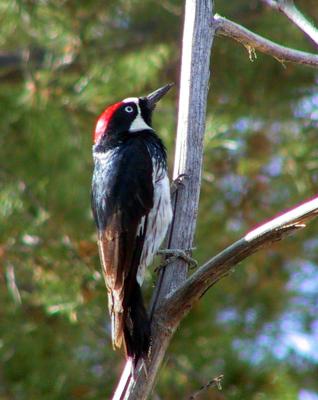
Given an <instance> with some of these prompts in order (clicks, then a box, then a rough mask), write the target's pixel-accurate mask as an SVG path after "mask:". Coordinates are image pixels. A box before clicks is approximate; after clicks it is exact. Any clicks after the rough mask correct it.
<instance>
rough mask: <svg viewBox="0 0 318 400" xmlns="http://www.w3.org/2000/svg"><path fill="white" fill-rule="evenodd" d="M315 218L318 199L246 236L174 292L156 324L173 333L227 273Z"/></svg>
mask: <svg viewBox="0 0 318 400" xmlns="http://www.w3.org/2000/svg"><path fill="white" fill-rule="evenodd" d="M317 214H318V197H316V198H314V199H312V200H309V201H307V202H305V203H303V204H301V205H299V206H297V207H295V208H293V209H291V210H290V211H287V212H285V213H284V214H281V215H280V216H278V217H276V218H274V219H272V220H270V221H269V222H266V223H264V224H262V225H260V226H259V227H257V228H256V229H253V230H252V231H250V232H248V233H247V234H246V235H245V236H244V237H243V238H241V239H240V240H238V241H237V242H235V243H233V244H232V245H231V246H229V247H227V248H226V249H225V250H223V251H222V252H221V253H219V254H217V255H216V256H215V257H213V258H211V259H210V260H209V261H207V262H206V263H205V264H204V265H203V266H202V267H200V268H199V269H198V270H197V271H196V272H195V273H194V274H193V275H191V276H190V277H189V278H188V279H187V280H186V281H185V282H184V283H183V284H182V285H181V286H180V287H179V288H178V289H177V290H176V291H174V292H173V293H171V294H170V295H168V296H167V297H166V298H165V301H164V302H162V304H161V307H160V309H159V310H157V313H156V318H157V320H158V323H160V324H164V325H166V326H167V328H170V329H175V328H176V326H178V324H179V323H180V320H181V319H182V318H183V317H184V316H185V315H186V314H187V313H188V312H189V311H190V309H191V308H192V306H193V305H194V304H195V302H196V301H197V300H198V299H200V297H202V296H203V295H204V293H205V292H206V291H207V290H208V289H209V288H210V287H211V286H212V285H215V284H216V283H217V282H218V281H219V280H220V279H222V278H224V277H225V276H226V275H228V274H229V273H230V272H231V269H232V268H233V267H234V266H235V265H237V264H238V263H239V262H241V261H242V260H244V259H246V258H247V257H249V256H250V255H251V254H253V253H255V252H256V251H258V250H259V249H261V248H263V247H265V246H268V245H270V244H271V243H273V242H276V241H278V240H281V239H282V238H283V237H284V236H286V235H287V234H290V233H292V232H294V231H297V230H299V229H302V228H304V227H305V226H306V225H305V222H307V221H308V220H310V219H312V218H314V217H316V216H317Z"/></svg>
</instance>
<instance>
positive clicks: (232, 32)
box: [214, 14, 318, 68]
mask: <svg viewBox="0 0 318 400" xmlns="http://www.w3.org/2000/svg"><path fill="white" fill-rule="evenodd" d="M214 23H215V24H216V32H217V33H218V34H220V35H223V36H228V37H230V38H232V39H234V40H236V41H237V42H239V43H241V44H243V46H245V47H246V48H247V49H248V51H249V52H251V51H253V50H254V49H256V50H259V51H260V52H262V53H265V54H268V55H270V56H272V57H274V58H276V59H277V60H279V61H280V62H294V63H296V64H304V65H307V66H310V67H316V68H317V67H318V55H315V54H311V53H306V52H304V51H299V50H294V49H291V48H289V47H285V46H281V45H279V44H276V43H274V42H272V41H271V40H269V39H265V38H264V37H262V36H259V35H257V34H256V33H253V32H251V31H249V30H248V29H246V28H244V27H243V26H242V25H239V24H236V23H235V22H232V21H230V20H229V19H226V18H224V17H221V16H220V15H218V14H215V15H214Z"/></svg>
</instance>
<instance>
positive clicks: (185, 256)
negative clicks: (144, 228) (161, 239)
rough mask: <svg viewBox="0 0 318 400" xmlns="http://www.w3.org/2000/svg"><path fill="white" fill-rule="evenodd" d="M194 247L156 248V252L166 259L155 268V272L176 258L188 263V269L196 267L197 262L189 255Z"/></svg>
mask: <svg viewBox="0 0 318 400" xmlns="http://www.w3.org/2000/svg"><path fill="white" fill-rule="evenodd" d="M194 249H195V247H193V248H191V249H188V250H181V249H162V250H158V252H157V254H158V255H161V256H166V259H165V260H164V261H163V262H162V263H161V264H160V265H159V266H158V267H157V268H155V272H159V271H160V270H161V269H162V268H164V267H166V266H167V265H169V264H170V263H172V262H174V261H176V260H177V259H178V258H181V259H182V260H183V261H185V262H186V263H187V264H189V267H190V269H194V268H197V267H198V262H197V261H196V260H195V259H194V258H192V257H191V254H192V250H194Z"/></svg>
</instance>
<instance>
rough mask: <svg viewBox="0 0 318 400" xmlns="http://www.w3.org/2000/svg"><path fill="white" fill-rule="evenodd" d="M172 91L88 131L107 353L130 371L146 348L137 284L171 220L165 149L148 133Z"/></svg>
mask: <svg viewBox="0 0 318 400" xmlns="http://www.w3.org/2000/svg"><path fill="white" fill-rule="evenodd" d="M172 86H173V84H168V85H165V86H163V87H161V88H159V89H158V90H156V91H154V92H153V93H151V94H149V95H148V96H145V97H139V98H137V97H130V98H127V99H124V100H123V101H121V102H119V103H116V104H113V105H111V106H110V107H108V108H106V109H105V111H104V112H103V113H102V114H101V115H100V117H99V118H98V120H97V124H96V128H95V132H94V145H93V158H94V174H93V180H92V210H93V215H94V219H95V223H96V225H97V230H98V248H99V256H100V261H101V264H102V269H103V275H104V278H105V282H106V287H107V292H108V307H109V313H110V316H111V326H112V342H113V348H114V349H115V348H120V347H121V345H122V344H124V348H125V353H126V356H127V357H129V358H131V360H132V361H133V364H134V365H136V363H137V361H138V359H140V358H143V359H144V358H145V357H147V355H148V354H149V348H150V337H151V332H150V322H149V318H148V316H147V312H146V309H145V306H144V303H143V298H142V294H141V289H140V288H141V285H142V283H143V280H144V274H145V270H146V267H147V266H148V265H149V264H151V262H152V260H153V256H154V255H155V254H156V252H157V251H158V249H159V247H160V245H161V243H162V241H163V239H164V237H165V235H166V232H167V229H168V226H169V224H170V222H171V219H172V209H171V201H170V185H169V179H168V175H167V157H166V149H165V147H164V145H163V143H162V141H161V139H160V138H159V137H158V136H157V134H156V132H155V131H154V129H153V128H152V112H153V110H154V109H155V106H156V103H157V102H158V101H159V100H160V99H161V98H162V97H163V96H164V95H165V94H166V93H167V92H168V90H169V89H170V88H171V87H172Z"/></svg>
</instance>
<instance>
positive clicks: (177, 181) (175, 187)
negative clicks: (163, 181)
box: [171, 174, 190, 194]
mask: <svg viewBox="0 0 318 400" xmlns="http://www.w3.org/2000/svg"><path fill="white" fill-rule="evenodd" d="M189 178H190V176H189V175H188V174H180V175H178V176H177V177H176V179H174V180H173V181H172V182H171V194H174V193H175V192H176V191H177V190H178V189H179V188H180V186H181V187H184V186H185V184H184V181H185V180H186V179H189Z"/></svg>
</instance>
